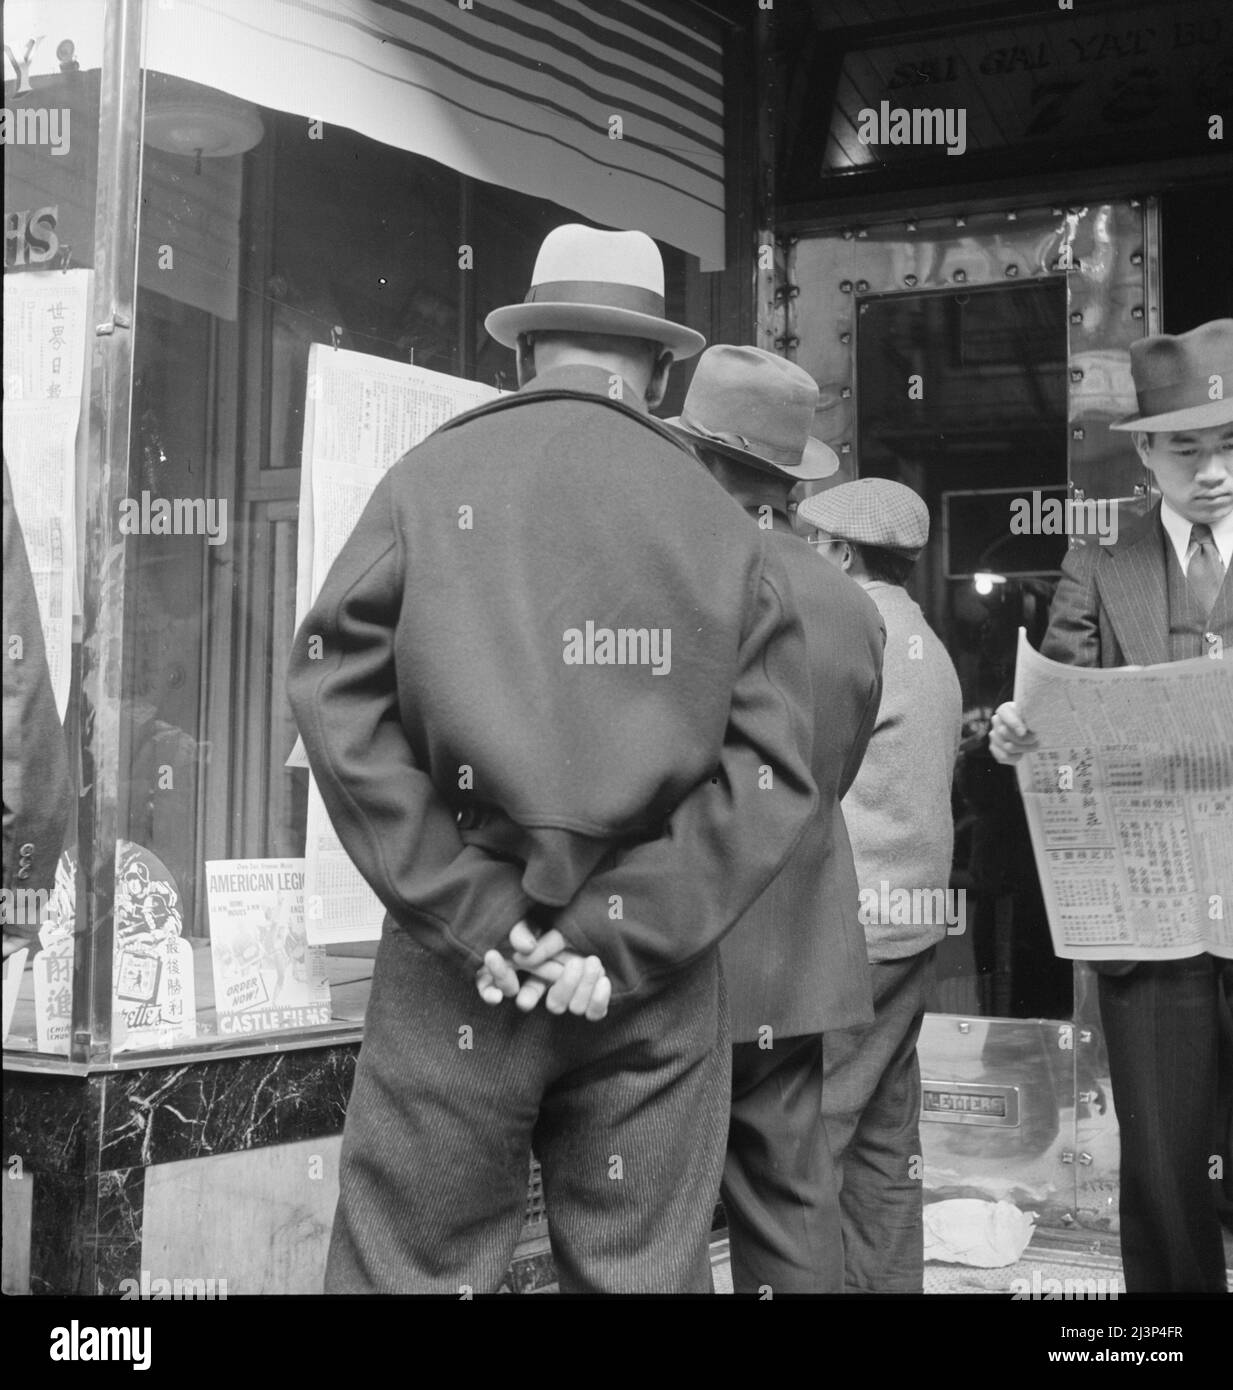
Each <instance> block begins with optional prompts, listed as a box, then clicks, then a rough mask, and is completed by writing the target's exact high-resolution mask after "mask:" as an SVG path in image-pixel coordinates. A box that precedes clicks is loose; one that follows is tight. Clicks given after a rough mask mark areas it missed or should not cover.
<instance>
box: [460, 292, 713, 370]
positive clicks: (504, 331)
mask: <svg viewBox="0 0 1233 1390" xmlns="http://www.w3.org/2000/svg"><path fill="white" fill-rule="evenodd" d="M484 327H485V328H486V329H487V330H488V332H489V333H490V334H491V336H492V337H494V338H495V339H496V340H497V342H498V343H500V344H501V345H502V347H507V348H512V347H517V345H518V337H519V334H522V333H534V332H536V331H537V330H538V331H544V330H556V331H557V332H560V333H615V334H617V335H618V336H620V337H622V338H647V339H649V340H650V341H651V342H653V343H661V344H662V345H663V346H664V347H666V348H667V349H669V351H670V352H671V353H672V355H673V356H674V357H676V358H678V359H680V358H683V357H693V356H695V354H697V353H699V352H701V351H702V349H703V348H704V347H706V339H705V338H704V337H703V336H702V334H701V333H697V332H695V331H694V330H693V329H692V328H685V327H684V326H683V325H682V324H679V323H670V322H669V321H668V320H667V319H660V318H656V317H655V316H654V314H640V313H638V312H637V310H635V309H617V308H613V307H612V306H610V305H606V304H566V303H553V302H545V303H534V304H506V305H504V306H503V307H502V308H500V309H494V310H493V311H492V313H490V314H489V315H488V317H487V318H486V319H485V320H484Z"/></svg>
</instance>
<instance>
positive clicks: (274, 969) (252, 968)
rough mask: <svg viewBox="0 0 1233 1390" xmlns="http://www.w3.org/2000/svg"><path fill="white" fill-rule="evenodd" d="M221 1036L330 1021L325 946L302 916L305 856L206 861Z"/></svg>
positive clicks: (271, 1031) (271, 1030)
mask: <svg viewBox="0 0 1233 1390" xmlns="http://www.w3.org/2000/svg"><path fill="white" fill-rule="evenodd" d="M206 892H207V896H208V902H209V909H210V957H211V962H212V965H213V970H214V1000H215V1005H216V1008H217V1010H218V1032H219V1036H220V1037H224V1038H228V1037H231V1038H233V1037H240V1036H247V1035H249V1034H253V1033H280V1032H284V1031H286V1030H288V1029H293V1028H308V1027H312V1026H313V1025H314V1024H321V1023H328V1022H329V1021H330V981H329V976H328V974H327V968H326V953H325V950H324V949H323V948H322V947H320V946H311V945H309V942H308V935H307V932H306V931H305V922H304V861H303V860H302V859H210V860H207V861H206Z"/></svg>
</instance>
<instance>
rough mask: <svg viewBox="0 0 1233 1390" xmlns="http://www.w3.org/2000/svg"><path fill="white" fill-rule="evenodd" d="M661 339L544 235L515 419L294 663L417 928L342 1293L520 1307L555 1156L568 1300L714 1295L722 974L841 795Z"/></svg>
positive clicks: (762, 555)
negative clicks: (530, 1225)
mask: <svg viewBox="0 0 1233 1390" xmlns="http://www.w3.org/2000/svg"><path fill="white" fill-rule="evenodd" d="M663 315H664V301H663V267H662V262H661V260H660V257H659V252H658V250H657V248H656V247H655V245H654V243H653V242H652V241H651V240H650V239H649V238H648V237H646V236H645V235H643V234H642V233H640V232H600V231H594V230H591V229H589V228H585V227H578V226H567V227H559V228H557V229H556V230H555V231H554V232H552V233H550V234H549V236H548V237H547V239H546V240H545V242H544V245H543V246H542V247H541V250H540V253H539V257H538V259H537V262H536V266H535V272H534V275H533V279H532V285H531V289H530V292H529V294H528V296H527V301H526V302H525V303H523V304H517V305H509V306H506V307H504V308H501V309H497V310H495V311H494V312H493V313H492V314H490V315H489V317H488V320H487V323H488V329H489V331H490V332H491V333H492V335H493V336H494V337H495V338H496V339H497V340H498V341H499V342H502V343H503V344H505V345H507V346H511V347H515V348H516V350H517V354H518V372H519V381H520V389H519V391H518V392H516V393H514V394H511V395H509V396H507V397H504V398H502V399H500V400H498V401H496V402H493V403H492V404H490V405H487V406H484V407H481V408H480V409H478V410H474V411H471V412H469V413H468V414H466V415H463V416H460V417H459V418H457V419H456V420H454V421H451V422H450V423H449V424H448V425H446V426H445V427H444V428H442V429H441V430H439V431H437V433H436V434H434V435H433V436H431V437H430V438H429V439H428V440H426V441H425V442H424V443H422V444H421V445H419V446H418V447H416V448H415V449H413V450H411V452H410V453H409V454H407V455H406V457H405V458H403V459H402V460H401V461H400V462H398V463H397V464H396V465H395V466H394V467H393V468H392V469H391V470H390V471H389V473H388V474H387V475H386V476H385V477H384V479H383V480H382V481H381V483H380V484H379V485H378V487H377V488H376V490H375V492H374V494H373V496H372V499H371V501H370V502H369V504H368V506H367V508H366V509H365V511H364V513H363V515H362V517H361V519H360V520H359V522H358V523H357V525H356V528H355V531H354V533H353V534H352V536H351V537H350V538H349V540H348V541H347V543H346V544H345V545H344V547H343V549H342V551H341V552H340V554H339V556H338V559H337V560H336V562H335V564H334V566H333V568H332V569H331V571H330V573H329V575H328V576H327V578H326V580H325V583H324V585H323V587H322V590H321V592H320V594H319V595H318V597H317V599H316V602H315V603H314V605H313V608H312V610H311V611H310V613H309V614H308V615H307V617H306V619H305V621H304V623H303V625H302V627H301V629H300V632H299V633H298V634H297V637H296V642H295V648H294V653H293V656H292V661H291V671H290V676H289V682H288V692H289V695H290V697H291V703H292V707H293V709H294V711H295V716H296V720H297V722H298V724H299V728H300V731H301V733H302V735H303V738H304V743H305V746H306V748H307V751H308V757H309V761H310V764H311V766H312V769H313V772H314V774H315V776H316V778H317V781H318V783H319V784H320V788H321V793H322V796H323V798H324V800H325V803H326V806H327V808H328V810H329V813H330V816H331V819H332V821H333V824H334V827H335V829H336V831H337V833H338V835H339V837H340V839H341V840H342V842H343V844H344V845H345V847H346V849H347V850H348V852H349V854H350V855H351V857H352V858H353V860H354V861H355V863H356V864H357V866H358V867H359V868H360V870H361V872H362V873H363V874H364V876H365V878H366V879H367V881H368V882H369V883H370V884H371V885H372V887H373V889H374V891H375V892H376V893H377V895H378V897H380V899H381V901H382V902H383V903H384V905H385V907H386V909H387V913H388V915H387V918H386V922H385V928H384V932H383V936H382V940H381V944H380V948H379V951H378V955H377V960H376V966H375V972H374V979H373V988H372V995H371V999H370V1002H369V1007H368V1015H367V1019H366V1025H365V1040H364V1045H363V1048H362V1050H361V1054H360V1060H359V1064H358V1070H357V1076H356V1081H355V1087H354V1090H353V1092H352V1095H351V1100H350V1104H349V1107H348V1112H347V1121H346V1128H345V1133H344V1137H343V1149H342V1159H341V1174H340V1189H341V1190H340V1200H339V1206H338V1212H337V1215H336V1218H335V1225H334V1234H333V1240H332V1244H331V1249H330V1256H329V1261H328V1268H327V1274H326V1287H327V1289H328V1290H330V1291H333V1292H346V1291H350V1292H364V1291H373V1292H411V1291H436V1292H451V1293H455V1294H456V1293H457V1292H458V1291H459V1290H460V1289H471V1290H474V1291H476V1292H480V1291H485V1290H492V1289H495V1288H496V1287H497V1286H498V1284H499V1282H500V1280H501V1278H502V1276H503V1274H504V1271H505V1270H506V1268H507V1266H508V1262H509V1260H510V1257H511V1255H512V1253H513V1250H514V1247H515V1244H516V1242H517V1239H518V1235H519V1231H520V1227H521V1224H522V1219H523V1213H524V1198H525V1192H526V1181H527V1164H528V1158H529V1155H530V1153H531V1151H532V1149H534V1152H535V1154H536V1155H537V1156H538V1158H539V1160H540V1163H541V1165H542V1170H543V1181H544V1193H545V1201H546V1205H547V1211H548V1221H549V1228H550V1234H551V1239H552V1246H553V1252H554V1255H555V1258H556V1265H557V1271H558V1275H559V1279H560V1285H561V1288H562V1289H563V1290H574V1291H591V1292H622V1291H625V1292H635V1291H659V1292H681V1291H693V1292H698V1291H705V1290H707V1289H708V1288H709V1287H710V1269H709V1257H708V1234H709V1229H710V1223H711V1216H712V1211H713V1205H714V1201H715V1198H716V1194H717V1191H718V1187H719V1178H720V1170H721V1168H722V1163H723V1153H724V1140H725V1136H726V1131H727V1118H728V1086H729V1067H730V1050H729V1046H728V1025H727V1012H726V1004H725V1000H724V995H723V987H722V983H721V975H720V966H719V952H718V949H717V948H718V942H719V939H720V937H722V936H723V934H724V933H725V932H726V931H727V930H728V929H729V928H730V927H731V926H732V925H733V924H734V923H735V922H736V921H737V920H738V918H739V917H740V916H741V914H742V912H743V911H744V910H745V908H746V907H747V906H748V905H749V904H750V903H751V902H752V901H753V900H754V899H755V898H757V897H758V895H759V894H760V893H761V892H762V891H763V890H764V889H765V888H766V886H767V884H768V883H769V882H770V881H771V879H772V878H773V877H774V876H775V874H776V873H777V872H778V870H779V869H780V867H781V866H782V864H783V863H784V861H785V860H786V859H787V858H788V857H789V856H790V855H791V854H792V853H793V851H794V849H795V847H796V845H797V843H798V842H799V841H800V840H801V838H802V836H803V835H804V834H805V833H806V832H807V829H808V826H809V824H810V823H811V817H812V815H813V812H814V809H815V807H816V804H817V793H816V789H815V787H814V784H813V780H812V777H811V774H810V769H809V752H810V739H811V733H812V726H811V721H812V710H811V698H812V697H811V690H810V681H809V670H808V665H807V662H806V657H805V649H804V640H803V635H802V631H801V626H800V622H799V619H798V618H797V617H796V616H795V614H794V613H793V611H792V609H791V607H790V604H789V600H788V595H787V581H786V578H785V576H784V573H783V570H782V567H781V566H780V564H779V562H778V560H777V558H776V557H775V556H774V555H773V554H772V553H771V552H770V550H769V547H767V545H766V544H765V541H764V538H763V537H762V536H761V535H760V534H759V532H758V531H757V530H756V528H753V527H750V526H749V524H748V522H747V520H746V518H745V516H744V515H743V513H742V512H741V510H740V508H739V507H737V506H735V505H734V504H733V502H732V501H731V500H730V499H729V498H728V497H727V496H725V495H724V493H723V491H722V489H720V488H719V487H717V486H715V484H714V483H713V482H712V481H711V480H710V479H709V478H708V477H707V476H706V474H705V473H704V472H703V471H702V470H701V469H700V468H699V467H698V465H697V463H696V462H695V460H694V459H693V458H692V457H691V456H690V455H689V454H688V453H687V452H686V451H685V450H684V449H682V448H681V447H680V446H679V445H678V443H677V442H676V440H675V439H674V437H673V436H672V435H671V434H670V433H669V432H668V430H667V429H666V427H665V426H663V425H662V424H661V423H659V422H658V421H656V420H654V419H653V418H652V417H651V416H650V414H649V413H648V407H649V406H652V405H654V404H657V403H658V402H659V401H660V400H661V399H662V395H663V391H664V387H665V383H666V379H667V375H668V371H669V368H670V365H671V362H672V359H673V356H686V355H690V354H692V353H694V352H696V351H698V350H699V349H700V348H701V347H702V345H703V343H702V339H701V337H700V336H699V335H698V334H696V333H693V332H692V331H691V330H688V329H684V328H681V327H679V326H677V325H675V324H672V323H670V322H669V321H668V320H666V319H665V318H664V316H663ZM545 994H546V997H545ZM509 1000H512V1001H513V1002H507V1001H509ZM541 1000H542V1001H543V1004H544V1007H543V1008H537V1007H536V1005H537V1004H539V1003H540V1002H541ZM490 1005H491V1006H492V1007H489V1006H490Z"/></svg>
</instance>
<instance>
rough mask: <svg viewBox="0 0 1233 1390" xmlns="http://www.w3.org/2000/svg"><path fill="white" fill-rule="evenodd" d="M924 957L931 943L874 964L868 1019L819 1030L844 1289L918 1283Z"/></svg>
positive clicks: (927, 977) (916, 1288)
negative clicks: (839, 1029)
mask: <svg viewBox="0 0 1233 1390" xmlns="http://www.w3.org/2000/svg"><path fill="white" fill-rule="evenodd" d="M933 955H934V948H933V947H932V946H931V947H930V948H929V949H928V950H926V951H921V952H920V953H919V954H918V955H915V956H908V957H906V958H904V959H903V960H890V961H875V962H873V963H872V965H871V966H870V970H871V973H872V977H873V1013H874V1020H873V1022H872V1023H871V1024H869V1025H868V1026H867V1027H864V1028H846V1029H844V1030H843V1031H842V1032H838V1033H827V1035H826V1079H825V1082H824V1084H823V1089H822V1113H823V1117H824V1119H825V1123H826V1134H827V1137H828V1139H829V1140H830V1146H831V1153H832V1155H833V1157H834V1161H835V1171H836V1178H837V1182H838V1187H839V1207H840V1213H841V1219H842V1223H843V1260H844V1288H845V1289H846V1290H847V1291H849V1292H851V1293H920V1292H921V1291H922V1289H923V1287H924V1278H925V1266H924V1244H925V1237H924V1218H923V1195H922V1188H923V1181H922V1177H923V1175H922V1173H921V1169H920V1163H921V1154H920V1065H919V1063H918V1062H917V1060H916V1042H917V1039H918V1038H919V1037H920V1026H921V1021H922V1019H923V1018H924V1016H925V1003H926V1000H927V999H928V996H929V991H930V989H931V988H932V986H933V976H934V971H933Z"/></svg>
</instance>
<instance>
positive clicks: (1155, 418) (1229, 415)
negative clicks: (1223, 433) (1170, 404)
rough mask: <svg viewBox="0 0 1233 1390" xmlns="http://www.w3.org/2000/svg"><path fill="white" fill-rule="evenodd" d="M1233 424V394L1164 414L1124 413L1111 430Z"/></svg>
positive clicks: (1187, 427)
mask: <svg viewBox="0 0 1233 1390" xmlns="http://www.w3.org/2000/svg"><path fill="white" fill-rule="evenodd" d="M1230 424H1233V396H1230V397H1229V399H1228V400H1223V401H1205V402H1204V403H1203V404H1202V405H1189V406H1187V407H1186V408H1185V410H1171V411H1169V412H1168V413H1167V414H1164V415H1141V416H1139V415H1123V416H1122V418H1121V419H1120V420H1115V421H1114V422H1113V423H1112V424H1111V425H1110V426H1109V428H1110V429H1111V430H1141V431H1142V432H1143V433H1145V434H1151V433H1153V432H1154V431H1156V430H1167V431H1169V432H1171V433H1173V432H1176V431H1177V430H1203V429H1211V427H1212V426H1213V425H1230Z"/></svg>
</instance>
